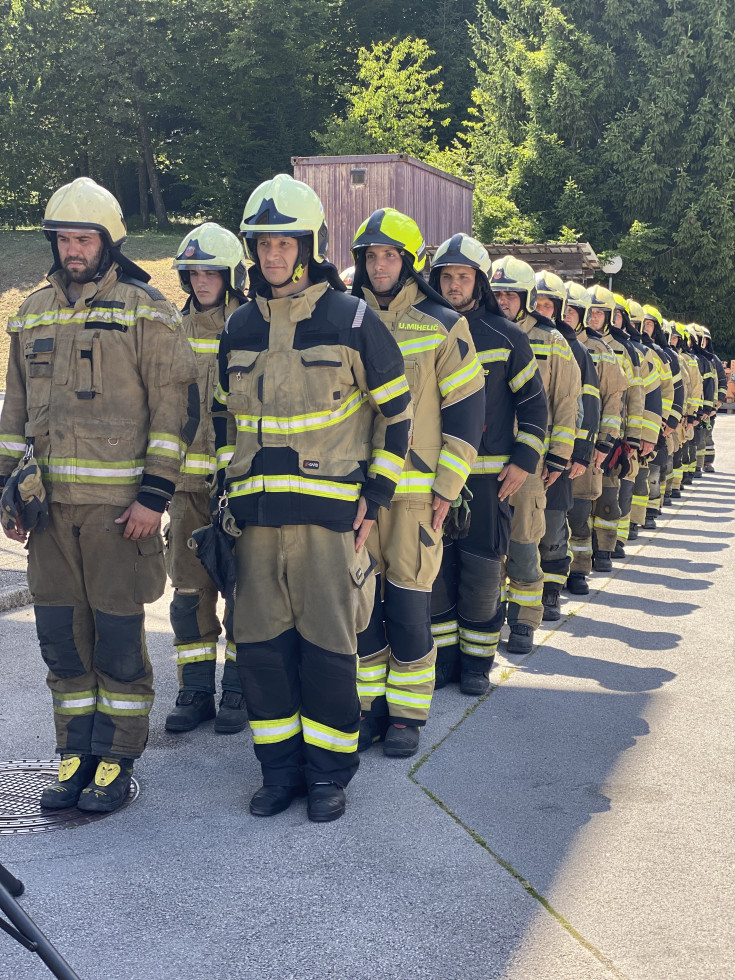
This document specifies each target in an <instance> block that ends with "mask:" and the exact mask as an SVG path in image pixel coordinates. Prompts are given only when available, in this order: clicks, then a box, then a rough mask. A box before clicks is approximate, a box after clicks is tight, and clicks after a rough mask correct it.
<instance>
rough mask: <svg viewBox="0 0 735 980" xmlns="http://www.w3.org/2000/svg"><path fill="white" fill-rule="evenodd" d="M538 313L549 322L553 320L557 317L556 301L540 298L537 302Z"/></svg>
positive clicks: (548, 297)
mask: <svg viewBox="0 0 735 980" xmlns="http://www.w3.org/2000/svg"><path fill="white" fill-rule="evenodd" d="M536 312H537V313H540V314H541V316H545V317H547V318H548V319H549V320H553V319H554V316H555V315H556V310H555V308H554V300H553V299H551V297H550V296H539V298H538V299H537V300H536Z"/></svg>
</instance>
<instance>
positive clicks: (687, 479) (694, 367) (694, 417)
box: [676, 323, 704, 487]
mask: <svg viewBox="0 0 735 980" xmlns="http://www.w3.org/2000/svg"><path fill="white" fill-rule="evenodd" d="M676 327H677V333H678V334H679V338H680V339H679V343H678V349H679V350H680V352H681V355H682V358H683V360H684V362H685V363H686V366H687V370H688V371H689V379H690V382H691V394H690V405H689V414H688V415H687V423H689V425H688V429H687V441H686V445H685V446H683V447H682V457H681V461H682V471H683V472H682V477H681V485H682V486H683V487H686V486H691V485H692V483H693V482H694V468H695V466H696V460H697V431H698V429H699V428H700V426H701V425H702V417H703V414H704V381H703V378H702V372H701V370H700V367H701V365H700V363H699V360H698V358H697V357H696V355H695V354H694V350H693V346H692V331H691V330H690V329H689V327H688V326H685V325H684V324H683V323H677V325H676Z"/></svg>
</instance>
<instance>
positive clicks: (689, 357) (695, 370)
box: [679, 350, 704, 425]
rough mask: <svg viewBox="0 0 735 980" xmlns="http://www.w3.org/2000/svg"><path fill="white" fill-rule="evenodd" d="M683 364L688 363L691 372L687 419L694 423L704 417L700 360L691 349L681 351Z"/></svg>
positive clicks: (689, 422)
mask: <svg viewBox="0 0 735 980" xmlns="http://www.w3.org/2000/svg"><path fill="white" fill-rule="evenodd" d="M679 356H680V357H681V362H682V365H686V369H687V372H688V374H689V383H690V390H689V398H688V400H687V404H686V420H687V423H688V424H689V425H693V424H694V423H695V422H696V421H698V420H699V419H700V418H701V417H702V408H703V404H704V402H703V400H702V391H703V385H702V372H701V371H700V370H699V361H698V360H697V358H696V357H695V356H694V354H692V352H691V351H688V350H681V351H679Z"/></svg>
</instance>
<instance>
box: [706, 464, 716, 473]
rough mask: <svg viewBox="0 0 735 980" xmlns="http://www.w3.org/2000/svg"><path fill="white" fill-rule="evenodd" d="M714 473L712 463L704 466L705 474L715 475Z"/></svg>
mask: <svg viewBox="0 0 735 980" xmlns="http://www.w3.org/2000/svg"><path fill="white" fill-rule="evenodd" d="M714 471H715V468H714V466H713V465H712V463H705V464H704V472H705V473H714Z"/></svg>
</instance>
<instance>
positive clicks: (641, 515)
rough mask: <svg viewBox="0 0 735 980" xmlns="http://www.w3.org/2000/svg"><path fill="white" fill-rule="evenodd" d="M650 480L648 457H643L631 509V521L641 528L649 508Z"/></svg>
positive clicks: (634, 487)
mask: <svg viewBox="0 0 735 980" xmlns="http://www.w3.org/2000/svg"><path fill="white" fill-rule="evenodd" d="M649 478H650V468H649V462H648V459H647V458H646V457H641V459H640V462H639V469H638V473H637V475H636V478H635V484H634V485H633V502H632V505H631V508H630V520H631V522H632V523H633V524H638V525H639V526H640V527H643V525H644V524H645V522H646V507H647V506H648V498H649V492H650V491H649V486H648V481H649Z"/></svg>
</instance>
